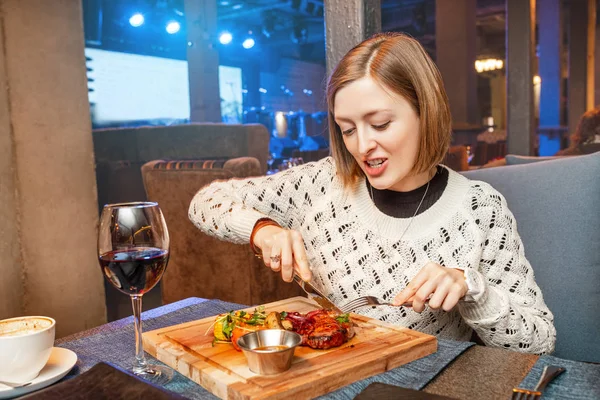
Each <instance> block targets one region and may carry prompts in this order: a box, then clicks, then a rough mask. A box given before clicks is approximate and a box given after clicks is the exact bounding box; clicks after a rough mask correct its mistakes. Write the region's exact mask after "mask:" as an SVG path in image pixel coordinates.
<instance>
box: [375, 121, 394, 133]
mask: <svg viewBox="0 0 600 400" xmlns="http://www.w3.org/2000/svg"><path fill="white" fill-rule="evenodd" d="M390 122H392V121H388V122H386V123H385V124H381V125H371V126H372V127H373V128H374V129H377V130H378V131H382V130H384V129H385V128H387V127H388V126H389V125H390Z"/></svg>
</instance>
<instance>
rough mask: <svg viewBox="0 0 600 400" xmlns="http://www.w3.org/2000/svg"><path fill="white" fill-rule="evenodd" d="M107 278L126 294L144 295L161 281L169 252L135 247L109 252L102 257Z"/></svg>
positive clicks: (103, 269) (102, 264) (101, 262)
mask: <svg viewBox="0 0 600 400" xmlns="http://www.w3.org/2000/svg"><path fill="white" fill-rule="evenodd" d="M99 258H100V265H101V266H102V271H103V272H104V275H105V276H106V278H107V279H108V280H109V281H110V282H111V283H112V284H113V286H114V287H116V288H117V289H119V290H120V291H121V292H123V293H125V294H144V293H146V292H148V291H149V290H150V289H152V288H153V287H154V286H155V285H156V284H157V283H158V281H159V280H160V278H161V277H162V275H163V273H164V272H165V269H166V267H167V262H168V261H169V251H168V250H163V249H158V248H155V247H133V248H130V249H125V250H115V251H109V252H107V253H104V254H102V255H101V256H100V257H99Z"/></svg>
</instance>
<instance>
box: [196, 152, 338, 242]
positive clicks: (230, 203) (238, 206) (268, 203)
mask: <svg viewBox="0 0 600 400" xmlns="http://www.w3.org/2000/svg"><path fill="white" fill-rule="evenodd" d="M334 175H335V170H334V167H333V161H332V159H331V158H329V157H328V158H325V159H323V160H321V161H318V162H314V163H308V164H303V165H300V166H298V167H294V168H291V169H289V170H285V171H282V172H279V173H277V174H274V175H269V176H261V177H256V178H247V179H230V180H225V181H215V182H213V183H211V184H209V185H207V186H205V187H204V188H202V189H200V191H198V193H196V195H195V196H194V198H193V199H192V202H191V204H190V207H189V210H188V216H189V218H190V220H191V221H192V223H193V224H194V225H195V226H196V227H197V228H199V229H200V230H201V231H202V232H204V233H206V234H208V235H211V236H214V237H217V238H218V239H221V240H227V241H230V242H233V243H238V244H242V243H248V242H249V240H250V234H251V232H252V228H253V227H254V224H255V223H256V221H257V220H258V219H260V218H264V217H268V218H271V219H273V220H274V221H276V222H277V223H279V224H280V225H281V226H283V227H287V228H290V229H291V228H295V227H297V226H299V225H300V223H301V221H302V218H303V214H302V212H301V209H302V208H303V207H307V206H310V205H311V203H312V202H313V201H316V200H317V198H318V197H320V196H322V195H324V194H325V193H326V192H327V188H326V187H327V186H328V185H329V184H331V181H332V177H333V176H334Z"/></svg>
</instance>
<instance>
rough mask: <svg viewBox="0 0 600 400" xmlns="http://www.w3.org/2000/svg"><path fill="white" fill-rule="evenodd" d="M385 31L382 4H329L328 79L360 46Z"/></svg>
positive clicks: (336, 0)
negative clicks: (348, 55)
mask: <svg viewBox="0 0 600 400" xmlns="http://www.w3.org/2000/svg"><path fill="white" fill-rule="evenodd" d="M380 31H381V0H327V1H326V2H325V49H326V56H327V61H326V63H327V75H328V76H329V74H330V73H331V71H332V70H333V68H334V67H335V66H336V65H337V63H338V62H339V61H340V59H341V58H342V57H343V56H344V54H346V53H347V52H348V50H350V49H351V48H352V47H354V46H356V45H357V44H358V43H360V42H361V41H363V40H364V39H366V38H368V37H369V36H372V35H373V34H375V33H377V32H380Z"/></svg>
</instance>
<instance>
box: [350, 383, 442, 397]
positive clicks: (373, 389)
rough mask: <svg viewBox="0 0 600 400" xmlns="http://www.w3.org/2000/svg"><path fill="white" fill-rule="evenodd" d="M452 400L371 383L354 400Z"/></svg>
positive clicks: (412, 390) (384, 384)
mask: <svg viewBox="0 0 600 400" xmlns="http://www.w3.org/2000/svg"><path fill="white" fill-rule="evenodd" d="M371 399H373V400H375V399H376V400H385V399H394V400H453V399H452V398H451V397H446V396H440V395H437V394H431V393H427V392H421V391H418V390H414V389H408V388H403V387H400V386H394V385H388V384H386V383H381V382H375V383H371V384H370V385H369V386H367V387H366V388H365V390H363V391H362V392H360V393H359V394H358V396H356V397H355V398H354V400H371Z"/></svg>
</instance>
